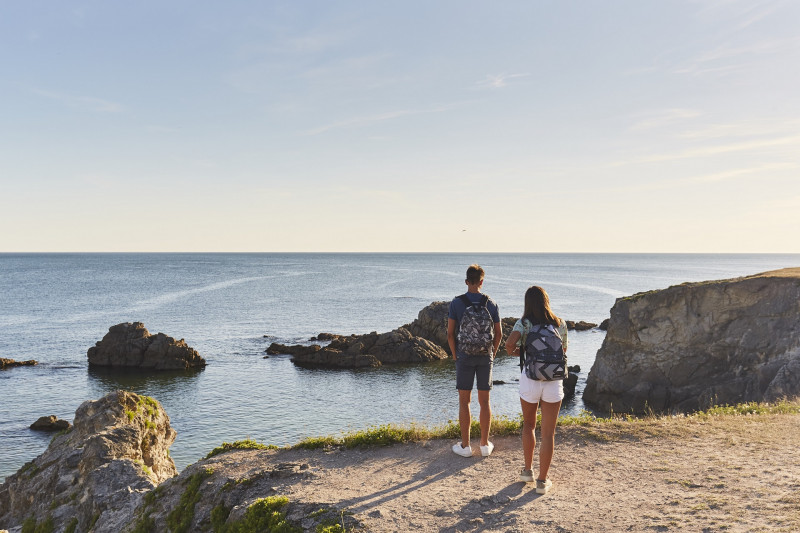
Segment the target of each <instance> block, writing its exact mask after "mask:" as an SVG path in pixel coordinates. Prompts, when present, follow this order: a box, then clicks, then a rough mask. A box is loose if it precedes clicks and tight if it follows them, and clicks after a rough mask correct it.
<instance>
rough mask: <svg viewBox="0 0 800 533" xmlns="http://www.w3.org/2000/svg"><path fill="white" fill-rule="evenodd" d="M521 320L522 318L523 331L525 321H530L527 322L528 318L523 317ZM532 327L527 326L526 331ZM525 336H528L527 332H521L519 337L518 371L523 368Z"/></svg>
mask: <svg viewBox="0 0 800 533" xmlns="http://www.w3.org/2000/svg"><path fill="white" fill-rule="evenodd" d="M521 320H522V329H523V331H524V330H525V329H526V328H525V324H526V323H527V324H530V322H528V320H527V319H525V318H523V319H521ZM532 327H533V326H532V325H531V327H529V328H527V330H528V332H530V330H531V328H532ZM527 336H528V334H527V333H523V334H522V335H521V336H520V338H519V371H520V372H522V371H523V370H524V369H525V341H527V340H528V339H527V338H526V337H527Z"/></svg>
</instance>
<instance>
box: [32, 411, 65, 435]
mask: <svg viewBox="0 0 800 533" xmlns="http://www.w3.org/2000/svg"><path fill="white" fill-rule="evenodd" d="M70 427H72V425H71V424H70V423H69V422H67V421H66V420H60V419H59V418H58V417H56V415H50V416H42V417H39V419H38V420H37V421H36V422H34V423H33V424H31V425H30V428H31V429H35V430H38V431H64V430H65V429H69V428H70Z"/></svg>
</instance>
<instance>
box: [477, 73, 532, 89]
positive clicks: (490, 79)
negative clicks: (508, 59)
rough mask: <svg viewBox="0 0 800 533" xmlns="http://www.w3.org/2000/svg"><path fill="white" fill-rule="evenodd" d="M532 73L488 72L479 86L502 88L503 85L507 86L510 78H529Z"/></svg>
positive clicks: (478, 83)
mask: <svg viewBox="0 0 800 533" xmlns="http://www.w3.org/2000/svg"><path fill="white" fill-rule="evenodd" d="M528 76H530V74H523V73H518V74H487V75H486V78H484V79H483V80H481V81H479V82H477V85H478V86H479V87H490V88H493V89H500V88H502V87H506V86H507V85H508V83H509V80H512V79H515V78H527V77H528Z"/></svg>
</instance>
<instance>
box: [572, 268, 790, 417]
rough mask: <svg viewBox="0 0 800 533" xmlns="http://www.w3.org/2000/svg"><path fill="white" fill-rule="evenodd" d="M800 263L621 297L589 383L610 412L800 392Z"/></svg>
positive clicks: (595, 399) (590, 396)
mask: <svg viewBox="0 0 800 533" xmlns="http://www.w3.org/2000/svg"><path fill="white" fill-rule="evenodd" d="M798 301H800V268H791V269H784V270H777V271H773V272H767V273H764V274H758V275H755V276H749V277H744V278H736V279H730V280H720V281H707V282H701V283H685V284H682V285H677V286H673V287H669V288H667V289H664V290H659V291H650V292H647V293H640V294H635V295H633V296H630V297H627V298H619V299H617V301H616V303H615V304H614V307H612V309H611V319H610V322H609V326H608V333H607V334H606V338H605V340H604V341H603V345H602V347H601V348H600V350H599V351H598V352H597V358H596V359H595V362H594V365H593V366H592V369H591V371H590V372H589V376H588V379H587V382H586V389H585V391H584V393H583V399H584V401H585V402H586V403H587V404H589V405H591V406H592V407H595V408H596V409H599V410H603V411H610V410H611V409H612V408H613V410H614V411H616V412H635V413H643V412H647V411H648V410H651V409H652V410H654V411H657V412H659V411H669V410H678V411H691V410H695V409H704V408H707V407H709V406H710V405H712V404H737V403H742V402H750V401H759V402H760V401H770V402H771V401H775V400H777V399H779V398H783V397H786V398H793V397H796V396H800V349H799V348H798V346H800V306H798Z"/></svg>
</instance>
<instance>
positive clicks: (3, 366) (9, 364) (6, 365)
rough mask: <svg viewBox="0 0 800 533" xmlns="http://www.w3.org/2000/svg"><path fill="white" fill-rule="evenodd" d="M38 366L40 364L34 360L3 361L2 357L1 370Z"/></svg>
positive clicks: (0, 361)
mask: <svg viewBox="0 0 800 533" xmlns="http://www.w3.org/2000/svg"><path fill="white" fill-rule="evenodd" d="M38 364H39V362H38V361H34V360H33V359H30V360H29V361H14V360H13V359H3V358H2V357H0V370H5V369H7V368H14V367H16V366H35V365H38Z"/></svg>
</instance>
